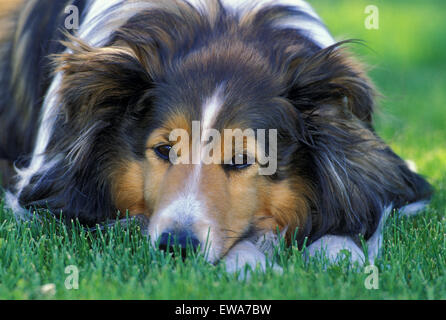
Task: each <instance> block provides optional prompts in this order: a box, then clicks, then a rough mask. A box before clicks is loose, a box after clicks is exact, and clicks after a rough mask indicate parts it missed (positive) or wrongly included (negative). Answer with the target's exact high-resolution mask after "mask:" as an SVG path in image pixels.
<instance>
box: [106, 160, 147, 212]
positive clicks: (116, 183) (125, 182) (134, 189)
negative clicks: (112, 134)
mask: <svg viewBox="0 0 446 320" xmlns="http://www.w3.org/2000/svg"><path fill="white" fill-rule="evenodd" d="M113 198H114V202H115V206H116V208H117V209H118V210H119V211H120V213H121V215H124V216H125V215H126V212H127V211H128V214H129V215H130V216H132V215H137V214H143V213H145V212H146V206H145V201H144V172H143V167H142V164H141V163H139V162H134V161H132V162H125V163H123V164H122V165H121V166H119V167H118V169H117V170H116V173H115V175H114V177H113Z"/></svg>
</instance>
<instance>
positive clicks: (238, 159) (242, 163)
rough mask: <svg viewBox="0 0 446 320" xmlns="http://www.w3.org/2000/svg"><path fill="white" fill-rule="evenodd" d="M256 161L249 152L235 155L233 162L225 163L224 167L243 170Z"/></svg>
mask: <svg viewBox="0 0 446 320" xmlns="http://www.w3.org/2000/svg"><path fill="white" fill-rule="evenodd" d="M253 163H254V160H253V159H252V158H251V157H249V156H248V155H247V154H237V155H235V156H234V157H233V158H232V160H231V163H229V164H225V165H224V167H225V168H226V169H229V170H241V169H245V168H248V167H250V166H251V165H252V164H253Z"/></svg>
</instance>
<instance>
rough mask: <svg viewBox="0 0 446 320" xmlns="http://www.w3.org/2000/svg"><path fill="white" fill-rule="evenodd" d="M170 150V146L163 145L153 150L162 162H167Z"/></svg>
mask: <svg viewBox="0 0 446 320" xmlns="http://www.w3.org/2000/svg"><path fill="white" fill-rule="evenodd" d="M171 149H172V146H170V145H168V144H165V145H161V146H158V147H156V148H155V149H154V150H155V153H156V155H157V156H158V157H160V158H161V159H163V160H166V161H169V153H170V150H171Z"/></svg>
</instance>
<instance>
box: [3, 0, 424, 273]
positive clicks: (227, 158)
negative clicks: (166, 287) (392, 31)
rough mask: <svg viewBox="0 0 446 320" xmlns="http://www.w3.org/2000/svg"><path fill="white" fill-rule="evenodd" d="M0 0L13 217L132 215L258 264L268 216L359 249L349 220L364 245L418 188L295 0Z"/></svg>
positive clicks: (352, 75)
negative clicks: (45, 213) (377, 130)
mask: <svg viewBox="0 0 446 320" xmlns="http://www.w3.org/2000/svg"><path fill="white" fill-rule="evenodd" d="M0 10H1V13H0V14H1V18H0V19H1V24H0V26H1V30H0V50H1V51H0V55H1V58H0V128H1V135H0V169H1V170H0V171H1V173H2V177H3V178H2V181H3V185H4V187H5V188H7V192H6V204H7V206H8V207H9V208H11V210H12V211H13V212H14V213H15V215H16V216H17V217H18V218H22V219H26V218H28V217H30V216H31V215H32V213H35V212H37V213H38V212H39V210H49V211H50V212H51V213H53V214H54V215H57V216H62V217H63V218H64V219H66V220H71V219H78V220H79V221H80V222H81V223H83V224H84V225H86V226H91V225H96V224H97V223H102V222H105V221H108V220H110V219H115V218H116V217H117V216H120V217H126V216H130V217H135V216H137V217H144V219H145V221H146V224H145V227H144V232H146V233H147V234H148V236H149V237H150V239H151V241H152V242H153V244H154V245H156V246H158V247H159V248H161V249H163V250H170V249H171V248H172V246H173V245H174V244H179V245H180V247H181V250H183V251H184V249H186V248H187V247H189V248H191V249H192V250H201V251H202V252H204V253H205V254H206V259H207V260H208V261H209V262H210V263H216V262H218V261H220V260H224V261H226V265H227V267H228V269H229V270H237V269H238V268H239V266H243V265H246V264H248V265H251V266H255V265H256V264H257V263H260V265H261V266H265V262H264V261H265V255H266V252H265V250H262V248H263V247H264V246H262V245H261V244H260V245H259V243H260V242H261V240H262V239H264V240H265V239H267V238H268V239H270V238H274V236H272V235H276V234H278V232H280V233H281V234H282V235H283V236H284V237H285V239H286V241H287V242H288V243H297V244H298V245H299V246H304V244H305V246H306V247H307V249H308V251H307V252H309V253H310V254H316V253H317V252H320V251H324V252H325V253H327V254H328V256H329V257H331V258H334V257H336V256H337V254H338V253H339V252H340V251H341V250H344V249H347V250H349V251H351V253H352V256H351V257H352V258H353V260H357V261H364V258H365V255H364V253H363V252H362V250H361V249H360V247H361V239H362V238H363V239H365V240H366V241H368V243H369V253H368V257H369V258H374V257H376V255H377V253H378V248H379V245H380V242H381V229H382V224H383V223H384V221H385V217H386V216H387V215H388V214H389V212H390V211H391V210H393V209H401V210H403V211H404V210H405V211H406V212H415V211H417V210H420V209H422V208H423V206H424V205H425V204H426V203H427V201H428V200H429V198H430V195H431V187H430V185H429V184H428V183H427V182H426V181H425V180H424V179H423V178H422V177H421V176H419V175H418V174H416V173H415V172H413V171H412V170H410V169H409V167H408V165H407V164H406V162H405V161H403V160H402V159H401V158H400V157H398V156H397V155H396V154H395V153H394V152H393V151H392V150H391V149H390V148H389V146H388V145H386V144H385V142H384V141H383V140H382V139H381V138H380V137H379V136H378V135H377V133H376V132H375V131H374V128H373V112H374V108H375V107H374V106H375V100H376V91H375V89H374V86H373V85H372V83H371V81H370V80H369V78H368V77H367V76H366V74H365V71H364V67H363V66H362V65H361V64H360V63H358V62H357V61H356V60H355V58H354V57H352V56H351V55H350V54H349V53H348V52H347V50H346V47H348V45H349V44H350V43H352V42H354V41H341V42H336V41H335V40H334V39H333V37H332V36H331V35H330V33H329V32H328V31H327V28H326V27H325V25H324V24H323V22H322V21H321V19H320V18H319V16H318V15H317V14H316V13H315V11H314V10H313V9H312V7H311V6H310V5H309V4H308V3H306V2H304V1H302V0H275V1H266V0H251V1H250V0H208V1H206V0H162V1H161V0H158V1H157V0H57V1H56V0H38V1H33V0H29V1H26V0H23V1H19V0H6V1H5V0H2V4H1V5H0ZM234 132H238V133H241V135H240V136H241V138H240V139H238V143H236V141H237V135H232V133H234ZM209 157H211V158H212V159H211V160H209ZM268 169H270V170H268ZM262 170H264V171H263V172H262ZM262 243H263V242H262ZM189 250H190V249H189ZM183 251H182V252H183Z"/></svg>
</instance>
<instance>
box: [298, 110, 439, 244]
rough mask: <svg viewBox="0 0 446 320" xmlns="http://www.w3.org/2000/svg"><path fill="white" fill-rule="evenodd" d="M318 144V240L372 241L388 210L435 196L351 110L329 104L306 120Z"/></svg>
mask: <svg viewBox="0 0 446 320" xmlns="http://www.w3.org/2000/svg"><path fill="white" fill-rule="evenodd" d="M306 123H307V126H308V134H310V135H311V137H312V141H313V145H311V146H309V147H308V148H309V150H308V152H309V153H310V154H311V156H310V159H311V160H310V162H309V163H308V168H307V170H308V172H311V181H312V183H313V184H314V186H313V187H314V189H315V190H317V191H316V198H315V199H314V203H313V208H314V212H313V215H312V224H313V228H312V229H313V233H314V234H313V236H314V237H316V238H317V237H320V236H322V235H324V234H327V233H328V234H343V235H351V236H357V235H358V234H362V235H363V236H365V237H366V238H368V237H370V236H371V235H372V234H373V233H374V232H375V230H376V227H377V226H378V223H379V220H380V218H381V215H382V212H383V210H384V208H385V207H386V206H388V205H391V204H392V205H393V206H394V207H395V208H398V207H401V206H403V205H405V204H408V203H412V202H416V201H419V200H424V199H427V198H429V197H430V193H431V190H430V186H429V184H428V183H427V182H426V181H425V180H424V179H423V178H421V177H420V176H419V175H417V174H416V173H414V172H412V171H410V170H409V168H408V167H407V165H406V163H405V162H404V161H403V160H402V159H401V158H399V157H398V156H397V155H396V154H395V153H393V152H392V150H391V149H390V148H389V147H388V146H387V145H386V144H385V143H384V142H383V141H382V140H381V139H380V138H379V137H378V136H377V135H376V134H375V133H374V132H372V131H371V130H370V129H369V128H367V125H366V123H364V122H363V121H360V120H359V119H358V118H357V117H356V116H354V115H353V114H352V113H350V112H349V111H345V110H342V109H336V108H334V107H333V106H330V105H327V106H324V107H320V108H319V109H318V111H317V112H314V113H312V114H311V115H309V116H308V117H307V118H306Z"/></svg>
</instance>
